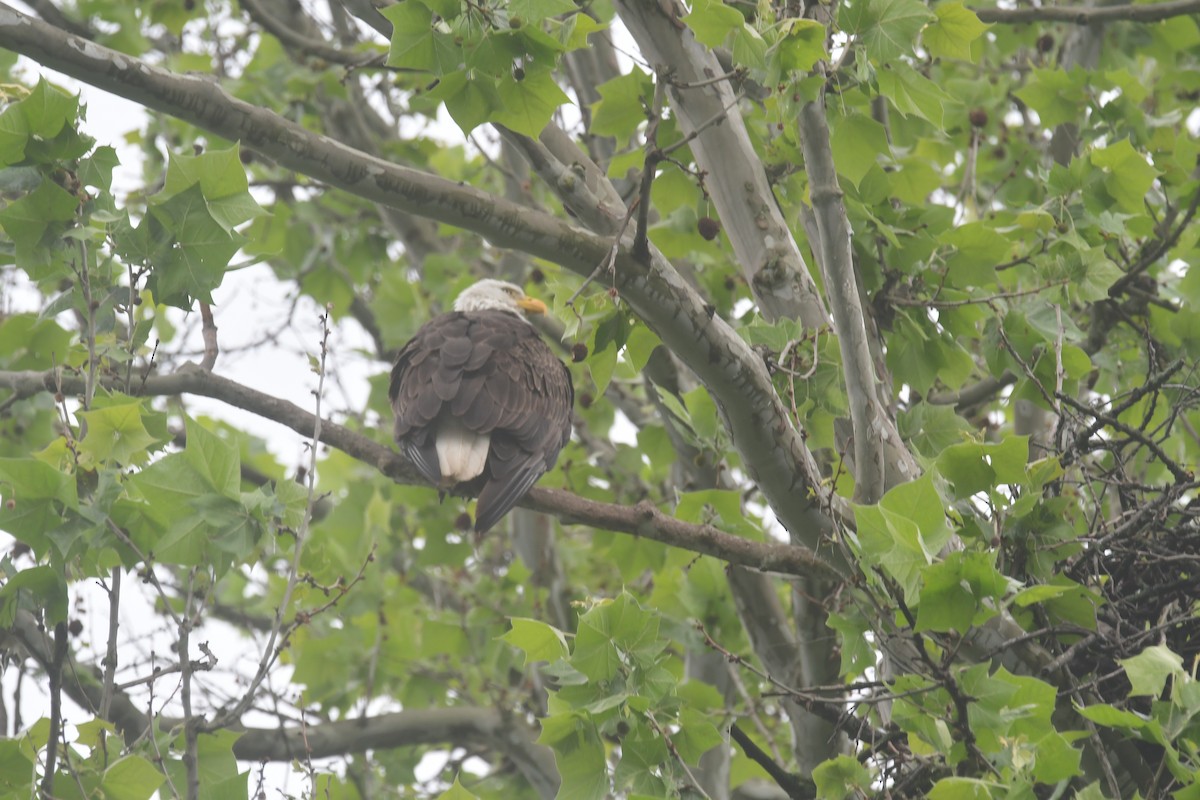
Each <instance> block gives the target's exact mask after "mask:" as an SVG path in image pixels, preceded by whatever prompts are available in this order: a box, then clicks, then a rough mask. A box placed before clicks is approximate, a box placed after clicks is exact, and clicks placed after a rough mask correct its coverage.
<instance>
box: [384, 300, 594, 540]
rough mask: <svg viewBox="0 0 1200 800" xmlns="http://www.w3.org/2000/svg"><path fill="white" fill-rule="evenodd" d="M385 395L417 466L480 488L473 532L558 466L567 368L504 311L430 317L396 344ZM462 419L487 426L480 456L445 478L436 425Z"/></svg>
mask: <svg viewBox="0 0 1200 800" xmlns="http://www.w3.org/2000/svg"><path fill="white" fill-rule="evenodd" d="M388 396H389V397H390V398H391V401H392V409H393V411H395V414H396V441H397V443H399V445H400V447H401V448H402V449H403V450H404V452H405V454H406V455H407V456H408V457H409V459H411V460H412V462H413V463H414V464H416V466H417V468H418V469H419V470H420V471H421V473H422V474H423V475H424V476H425V477H426V478H428V479H429V480H430V481H431V482H433V483H434V484H436V485H438V486H441V487H442V488H445V489H455V490H458V491H465V492H469V493H474V491H475V490H478V492H479V502H478V505H477V508H476V514H475V530H476V531H477V532H478V533H484V532H486V531H487V530H488V529H489V528H491V527H492V526H493V525H495V524H496V522H497V521H499V519H500V518H501V517H503V516H504V514H505V513H507V512H508V510H509V509H510V508H512V507H513V505H514V504H515V503H516V502H517V501H518V500H520V499H521V498H522V497H523V496H524V495H525V493H526V492H527V491H529V489H530V487H531V486H533V484H534V482H535V481H537V479H538V478H539V477H541V475H542V474H543V473H544V472H545V471H546V470H548V469H550V468H551V467H553V466H554V462H555V461H556V460H557V459H558V453H559V451H560V450H562V448H563V446H564V445H565V444H566V443H567V440H568V439H569V438H570V436H571V406H572V404H573V402H574V396H575V394H574V389H573V387H572V384H571V373H570V372H569V371H568V370H567V368H566V365H565V364H563V363H562V361H560V360H559V359H558V358H557V357H556V356H555V355H554V353H553V352H552V351H551V350H550V348H549V347H548V346H547V345H546V343H545V342H543V341H542V339H541V337H540V336H539V335H538V333H537V331H536V330H535V329H534V327H533V326H532V325H530V324H529V323H528V322H526V321H525V320H524V319H522V318H521V317H520V316H519V315H517V314H515V313H510V312H508V311H500V310H480V311H452V312H450V313H448V314H442V315H440V316H438V317H435V318H433V319H432V320H430V321H429V322H427V323H426V324H425V325H423V326H422V327H421V329H420V330H419V331H417V334H416V336H414V337H413V338H412V340H411V341H409V342H408V344H406V345H404V347H403V348H402V349H401V350H400V355H399V356H398V357H397V359H396V366H395V367H394V368H393V369H392V380H391V386H390V388H389V390H388ZM460 426H461V427H460ZM464 428H465V429H466V431H469V432H470V433H472V434H475V435H477V436H479V435H484V436H490V443H488V445H487V447H488V450H487V458H486V463H485V464H484V465H483V470H482V473H481V474H479V475H477V476H475V477H473V478H471V479H470V480H466V481H461V480H449V481H448V480H447V479H445V478H444V476H443V475H442V470H441V468H440V466H439V453H438V447H437V438H438V434H439V431H443V432H444V431H447V430H461V429H464ZM448 484H449V485H448Z"/></svg>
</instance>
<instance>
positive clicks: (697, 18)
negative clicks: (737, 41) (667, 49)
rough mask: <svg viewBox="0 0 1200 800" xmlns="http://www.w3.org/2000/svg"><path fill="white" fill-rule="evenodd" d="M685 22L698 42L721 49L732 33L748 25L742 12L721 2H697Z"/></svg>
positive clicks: (711, 0) (718, 0)
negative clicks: (726, 38)
mask: <svg viewBox="0 0 1200 800" xmlns="http://www.w3.org/2000/svg"><path fill="white" fill-rule="evenodd" d="M683 21H684V22H685V23H686V24H687V26H688V27H689V28H691V29H692V33H694V34H695V35H696V41H698V42H700V43H701V44H703V45H707V46H708V47H719V46H720V45H721V44H722V43H723V42H724V41H725V37H726V36H728V35H729V32H730V31H732V30H734V29H735V28H739V27H741V26H742V25H745V24H746V20H745V17H743V16H742V12H740V11H738V10H737V9H736V8H732V7H730V6H727V5H725V4H724V3H723V2H721V0H696V1H695V2H693V3H692V10H691V13H689V14H686V15H685V16H684V17H683Z"/></svg>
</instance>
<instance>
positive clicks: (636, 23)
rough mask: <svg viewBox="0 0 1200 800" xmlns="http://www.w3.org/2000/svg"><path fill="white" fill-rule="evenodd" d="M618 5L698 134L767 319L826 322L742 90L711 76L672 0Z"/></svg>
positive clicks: (677, 110) (713, 63)
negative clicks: (757, 146) (743, 106)
mask: <svg viewBox="0 0 1200 800" xmlns="http://www.w3.org/2000/svg"><path fill="white" fill-rule="evenodd" d="M616 5H617V11H618V13H619V14H620V15H621V20H622V22H624V23H625V26H626V27H627V28H628V29H629V32H630V33H631V34H632V35H633V38H634V40H635V41H637V44H638V48H639V49H640V50H641V51H642V55H643V56H645V58H646V60H647V61H649V62H650V64H651V66H652V67H653V68H654V70H655V71H656V72H657V73H658V80H659V81H660V82H664V83H665V84H666V86H667V95H668V97H670V100H671V110H672V111H673V112H674V114H675V116H676V118H677V119H678V121H679V126H680V129H681V130H682V131H683V132H684V133H685V134H688V135H691V134H693V133H694V134H695V138H694V139H693V140H692V141H691V142H690V144H689V146H690V148H691V151H692V155H693V156H695V159H696V165H697V166H698V167H699V168H700V169H701V170H703V171H704V172H705V173H706V176H705V178H704V185H705V187H706V188H707V189H708V192H709V196H710V197H712V200H713V204H714V205H716V207H717V211H718V212H720V217H721V223H722V225H723V226H724V229H725V233H726V235H727V236H728V237H729V241H730V243H732V245H733V250H734V253H735V254H736V255H737V263H738V265H739V266H740V267H741V269H742V272H743V274H744V275H745V276H746V281H747V282H748V283H749V285H750V287H751V289H752V291H753V292H754V296H755V299H756V300H758V303H759V306H760V308H761V309H762V311H763V313H764V314H765V315H766V316H767V318H768V319H779V318H781V317H788V318H794V319H799V320H800V321H801V322H803V323H804V324H805V326H806V327H809V328H817V327H820V326H821V325H824V324H825V323H826V322H827V321H828V319H829V317H828V315H827V314H826V311H825V307H824V304H823V303H822V302H821V296H820V294H819V293H818V292H817V287H816V284H815V283H814V282H813V279H812V275H811V274H810V273H809V271H808V266H807V265H806V264H805V263H804V257H803V255H801V253H800V247H799V246H798V245H797V244H796V240H795V237H793V236H792V232H791V230H790V229H789V228H788V225H787V221H786V220H785V219H784V218H783V214H782V213H781V212H780V210H779V206H778V205H777V203H776V202H775V196H774V194H773V193H772V192H771V187H770V185H769V184H768V183H767V175H766V171H765V170H764V168H763V164H762V159H761V158H760V157H759V156H758V154H756V153H755V152H754V147H753V145H752V144H751V142H750V136H749V134H748V133H747V132H746V125H745V123H744V122H743V120H742V116H741V112H740V111H739V110H738V107H737V104H738V98H737V95H735V94H734V92H733V90H732V89H731V88H730V85H729V81H726V80H714V79H716V78H719V77H720V76H721V75H722V74H724V70H723V68H722V67H721V65H720V63H719V62H718V61H717V57H716V56H715V55H714V54H713V53H712V51H710V50H708V49H707V48H706V47H704V46H703V45H701V44H700V43H699V42H697V41H696V40H695V37H693V36H692V33H691V31H690V30H688V29H685V28H684V27H683V26H682V25H681V24H680V23H679V20H678V17H680V16H683V15H684V14H685V13H686V11H685V10H684V8H683V6H682V5H681V4H679V3H677V2H674V0H663V2H657V1H656V0H626V1H625V2H618V3H617V4H616ZM668 13H669V14H670V16H668ZM659 144H660V146H662V145H666V144H670V143H669V142H660V143H659Z"/></svg>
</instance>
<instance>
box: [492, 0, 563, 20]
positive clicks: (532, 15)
mask: <svg viewBox="0 0 1200 800" xmlns="http://www.w3.org/2000/svg"><path fill="white" fill-rule="evenodd" d="M575 10H576V8H575V4H574V3H573V2H571V0H509V3H508V19H509V21H510V22H511V21H512V20H513V19H514V18H515V19H518V20H520V21H522V22H523V23H525V24H528V23H531V22H541V21H542V20H544V19H545V18H546V17H553V16H557V15H559V14H569V13H571V12H572V11H575Z"/></svg>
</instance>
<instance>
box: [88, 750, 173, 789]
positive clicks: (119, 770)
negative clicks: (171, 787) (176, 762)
mask: <svg viewBox="0 0 1200 800" xmlns="http://www.w3.org/2000/svg"><path fill="white" fill-rule="evenodd" d="M165 780H166V776H165V775H163V774H162V772H160V771H159V770H157V769H155V767H154V765H153V764H151V763H150V762H149V761H147V760H146V759H144V758H142V757H141V756H139V755H127V756H124V757H122V758H119V759H117V760H116V761H114V762H113V763H112V764H110V765H109V767H108V769H106V770H104V778H103V780H102V781H101V784H100V785H101V786H102V787H103V788H104V794H105V796H106V797H107V798H111V800H147V798H149V797H150V796H151V795H153V794H154V792H155V791H157V790H158V787H159V786H161V785H162V784H163V782H164V781H165Z"/></svg>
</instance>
